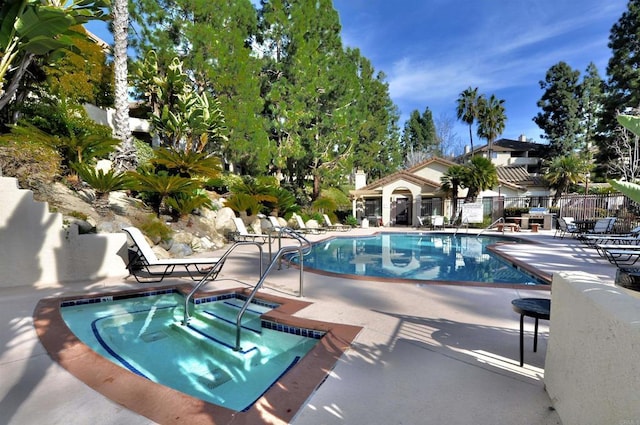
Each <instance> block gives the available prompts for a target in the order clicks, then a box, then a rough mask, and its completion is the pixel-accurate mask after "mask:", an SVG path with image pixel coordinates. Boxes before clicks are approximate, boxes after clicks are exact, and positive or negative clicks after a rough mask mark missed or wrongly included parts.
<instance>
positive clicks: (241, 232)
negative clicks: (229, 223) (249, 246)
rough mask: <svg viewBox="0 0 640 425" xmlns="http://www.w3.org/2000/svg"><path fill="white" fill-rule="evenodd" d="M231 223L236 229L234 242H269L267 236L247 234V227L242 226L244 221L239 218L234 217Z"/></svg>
mask: <svg viewBox="0 0 640 425" xmlns="http://www.w3.org/2000/svg"><path fill="white" fill-rule="evenodd" d="M233 222H234V224H235V225H236V229H238V233H236V234H235V236H234V237H235V240H236V241H237V242H246V241H250V242H257V243H266V242H267V241H268V240H269V235H267V234H264V233H249V232H248V231H247V227H246V226H245V225H244V221H242V219H241V218H240V217H234V218H233Z"/></svg>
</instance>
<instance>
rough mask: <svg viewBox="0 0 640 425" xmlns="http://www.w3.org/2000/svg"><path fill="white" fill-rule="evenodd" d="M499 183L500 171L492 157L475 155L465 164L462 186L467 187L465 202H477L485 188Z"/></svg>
mask: <svg viewBox="0 0 640 425" xmlns="http://www.w3.org/2000/svg"><path fill="white" fill-rule="evenodd" d="M497 184H498V173H497V171H496V167H495V165H493V163H492V162H491V159H489V158H485V157H483V156H473V157H472V158H471V159H470V160H469V162H468V163H467V164H466V165H465V170H464V173H463V181H462V186H463V187H465V188H467V197H466V199H465V202H475V200H476V198H477V197H478V195H479V194H480V192H482V191H483V190H487V189H491V188H492V187H494V186H495V185H497Z"/></svg>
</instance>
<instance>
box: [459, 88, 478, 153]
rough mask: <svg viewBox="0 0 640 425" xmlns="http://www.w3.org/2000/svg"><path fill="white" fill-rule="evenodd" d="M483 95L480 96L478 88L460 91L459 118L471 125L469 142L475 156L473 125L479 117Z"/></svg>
mask: <svg viewBox="0 0 640 425" xmlns="http://www.w3.org/2000/svg"><path fill="white" fill-rule="evenodd" d="M481 98H482V96H480V97H479V96H478V88H477V87H476V88H474V89H472V88H471V87H469V88H468V89H466V90H464V91H463V92H462V93H460V96H459V97H458V107H457V109H456V114H457V116H458V119H459V120H461V121H462V122H464V123H465V124H468V125H469V142H470V143H471V156H473V132H472V131H471V126H472V125H473V123H474V122H475V121H476V120H477V119H478V103H479V101H480V99H481Z"/></svg>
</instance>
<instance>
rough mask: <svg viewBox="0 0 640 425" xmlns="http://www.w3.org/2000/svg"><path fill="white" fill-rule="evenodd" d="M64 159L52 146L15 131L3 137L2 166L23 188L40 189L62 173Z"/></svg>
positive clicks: (0, 160) (0, 158) (1, 149)
mask: <svg viewBox="0 0 640 425" xmlns="http://www.w3.org/2000/svg"><path fill="white" fill-rule="evenodd" d="M61 164H62V158H61V157H60V155H59V154H58V152H57V151H56V150H55V149H53V148H52V147H51V146H48V145H45V144H42V143H38V142H34V141H31V140H30V139H29V138H25V137H22V136H18V135H15V134H5V135H3V136H1V137H0V168H2V173H3V174H4V175H5V176H10V177H15V178H16V179H18V182H19V184H20V187H21V188H23V189H31V190H33V191H34V192H38V191H40V190H41V189H42V186H43V184H46V183H51V182H53V181H54V180H55V179H56V177H57V176H59V175H60V167H61Z"/></svg>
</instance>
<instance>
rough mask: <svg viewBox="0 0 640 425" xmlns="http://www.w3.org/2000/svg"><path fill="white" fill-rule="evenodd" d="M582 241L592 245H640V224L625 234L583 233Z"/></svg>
mask: <svg viewBox="0 0 640 425" xmlns="http://www.w3.org/2000/svg"><path fill="white" fill-rule="evenodd" d="M581 240H582V242H584V243H586V244H587V245H589V246H591V247H597V245H605V244H608V245H640V226H638V227H634V228H633V229H631V230H629V233H624V234H599V235H583V236H582V238H581Z"/></svg>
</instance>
